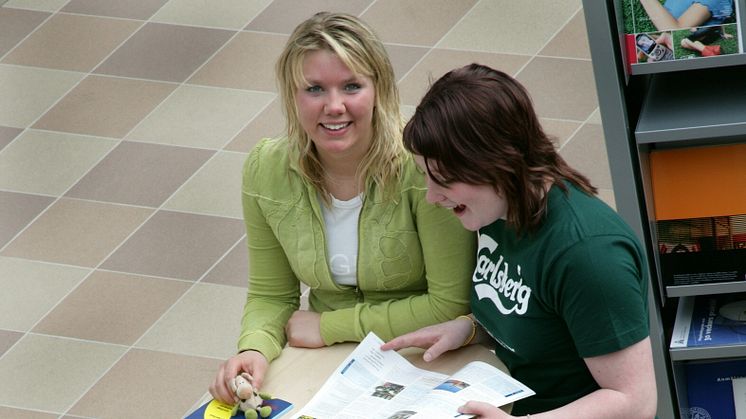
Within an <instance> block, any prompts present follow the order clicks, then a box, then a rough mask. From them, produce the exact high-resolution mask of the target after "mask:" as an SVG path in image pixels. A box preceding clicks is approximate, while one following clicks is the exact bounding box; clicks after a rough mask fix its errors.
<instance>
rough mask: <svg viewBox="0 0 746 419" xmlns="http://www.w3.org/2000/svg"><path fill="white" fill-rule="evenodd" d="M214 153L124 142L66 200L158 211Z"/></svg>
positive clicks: (81, 181)
mask: <svg viewBox="0 0 746 419" xmlns="http://www.w3.org/2000/svg"><path fill="white" fill-rule="evenodd" d="M213 153H214V152H213V151H209V150H201V149H194V148H184V147H176V146H168V145H160V144H148V143H138V142H131V141H122V142H121V143H120V144H119V145H118V146H117V148H115V149H114V150H112V151H111V152H110V153H109V154H108V155H107V156H106V157H105V158H104V159H103V160H101V162H99V164H98V165H96V167H94V168H93V169H91V171H90V172H88V174H87V175H86V176H84V177H83V178H82V179H81V180H80V181H79V182H78V183H77V184H76V185H75V186H73V187H72V189H70V191H69V192H68V193H67V196H69V197H74V198H83V199H92V200H96V201H106V202H117V203H121V204H132V205H142V206H148V207H158V206H160V205H161V204H162V203H163V202H164V201H165V200H166V199H168V197H169V196H171V194H173V193H174V191H176V189H177V188H178V187H179V186H181V185H182V184H183V183H184V182H185V181H186V180H187V179H188V178H189V177H190V176H191V175H192V174H193V173H194V172H195V171H196V170H197V169H199V168H200V167H201V166H202V165H203V164H204V163H205V162H206V161H207V159H209V158H210V156H212V155H213ZM143 185H147V187H143Z"/></svg>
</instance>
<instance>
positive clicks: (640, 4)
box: [622, 0, 743, 65]
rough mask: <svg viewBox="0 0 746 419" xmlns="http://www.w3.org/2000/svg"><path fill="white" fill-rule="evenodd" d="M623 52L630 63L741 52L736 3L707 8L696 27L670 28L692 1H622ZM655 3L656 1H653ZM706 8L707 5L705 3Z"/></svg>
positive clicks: (646, 62) (639, 63) (737, 4)
mask: <svg viewBox="0 0 746 419" xmlns="http://www.w3.org/2000/svg"><path fill="white" fill-rule="evenodd" d="M623 2H624V3H623V7H622V11H623V21H624V32H625V43H626V55H627V60H628V63H629V64H631V65H642V64H650V63H656V62H661V61H672V60H684V59H692V58H707V57H715V56H720V55H728V54H738V53H742V52H743V45H742V44H741V36H740V26H739V22H738V16H739V12H738V7H739V2H738V1H736V2H731V3H728V2H725V3H723V4H725V6H722V7H720V8H719V9H717V10H710V17H709V19H708V20H707V21H705V22H702V23H701V24H700V25H699V26H694V27H686V28H681V27H672V26H670V25H668V23H670V22H672V21H675V20H677V19H679V17H680V16H681V15H683V14H685V13H687V12H689V13H691V11H688V10H687V8H688V7H689V6H691V4H693V2H683V1H676V0H623ZM654 2H655V3H654ZM656 3H657V4H656ZM708 7H710V6H708Z"/></svg>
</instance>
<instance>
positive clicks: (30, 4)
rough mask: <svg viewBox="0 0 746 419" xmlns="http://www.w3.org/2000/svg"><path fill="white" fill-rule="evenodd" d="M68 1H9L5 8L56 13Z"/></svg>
mask: <svg viewBox="0 0 746 419" xmlns="http://www.w3.org/2000/svg"><path fill="white" fill-rule="evenodd" d="M67 2H68V0H8V1H7V2H6V3H5V5H4V6H5V7H17V8H19V9H29V10H42V11H47V12H56V11H57V10H59V8H60V7H62V6H63V5H64V4H65V3H67Z"/></svg>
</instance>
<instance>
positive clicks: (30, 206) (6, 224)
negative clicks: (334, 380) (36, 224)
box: [0, 174, 54, 249]
mask: <svg viewBox="0 0 746 419" xmlns="http://www.w3.org/2000/svg"><path fill="white" fill-rule="evenodd" d="M3 176H5V175H4V174H3ZM53 201H54V198H51V197H48V196H39V195H29V194H23V193H16V192H6V191H0V220H2V222H0V249H2V247H3V246H5V245H6V244H7V243H8V242H9V241H10V240H11V239H12V238H13V237H14V236H15V235H16V234H18V233H19V232H20V231H21V230H23V228H24V227H26V225H27V224H28V223H29V222H30V221H31V220H33V219H34V218H35V217H36V216H37V215H39V214H40V213H41V212H42V211H43V210H44V209H45V208H46V207H47V206H49V204H51V203H52V202H53Z"/></svg>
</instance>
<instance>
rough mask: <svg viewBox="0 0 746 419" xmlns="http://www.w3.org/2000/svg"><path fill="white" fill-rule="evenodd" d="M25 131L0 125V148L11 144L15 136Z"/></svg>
mask: <svg viewBox="0 0 746 419" xmlns="http://www.w3.org/2000/svg"><path fill="white" fill-rule="evenodd" d="M21 131H23V130H22V129H20V128H13V127H1V126H0V150H2V149H3V147H5V146H6V145H8V144H10V142H11V141H13V139H14V138H16V137H17V136H18V134H20V133H21Z"/></svg>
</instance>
